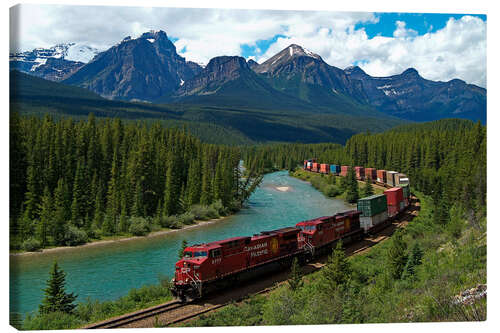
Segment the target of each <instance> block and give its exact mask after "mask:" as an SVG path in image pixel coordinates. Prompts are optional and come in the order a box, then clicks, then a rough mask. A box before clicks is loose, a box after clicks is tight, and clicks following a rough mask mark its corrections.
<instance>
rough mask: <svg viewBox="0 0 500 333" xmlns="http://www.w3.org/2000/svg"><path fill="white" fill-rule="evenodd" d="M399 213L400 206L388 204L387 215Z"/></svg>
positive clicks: (391, 215)
mask: <svg viewBox="0 0 500 333" xmlns="http://www.w3.org/2000/svg"><path fill="white" fill-rule="evenodd" d="M398 213H399V206H394V205H387V215H388V216H389V217H393V216H395V215H397V214H398Z"/></svg>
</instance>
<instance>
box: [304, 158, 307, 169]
mask: <svg viewBox="0 0 500 333" xmlns="http://www.w3.org/2000/svg"><path fill="white" fill-rule="evenodd" d="M306 169H307V160H305V161H304V170H306Z"/></svg>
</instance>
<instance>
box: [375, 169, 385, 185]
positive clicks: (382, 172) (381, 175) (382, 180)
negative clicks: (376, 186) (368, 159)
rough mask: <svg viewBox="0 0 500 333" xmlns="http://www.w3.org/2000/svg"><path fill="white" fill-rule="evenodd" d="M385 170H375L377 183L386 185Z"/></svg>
mask: <svg viewBox="0 0 500 333" xmlns="http://www.w3.org/2000/svg"><path fill="white" fill-rule="evenodd" d="M386 173H387V172H386V171H385V170H377V181H378V182H379V183H384V184H385V183H387V175H386Z"/></svg>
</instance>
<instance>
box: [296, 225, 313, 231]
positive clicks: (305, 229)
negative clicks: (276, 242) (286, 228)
mask: <svg viewBox="0 0 500 333" xmlns="http://www.w3.org/2000/svg"><path fill="white" fill-rule="evenodd" d="M299 228H300V230H302V231H314V230H316V227H315V226H313V225H301V226H299Z"/></svg>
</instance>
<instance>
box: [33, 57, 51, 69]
mask: <svg viewBox="0 0 500 333" xmlns="http://www.w3.org/2000/svg"><path fill="white" fill-rule="evenodd" d="M46 62H47V58H36V59H35V64H34V65H33V66H32V67H31V69H30V71H32V72H34V71H35V69H37V68H38V67H40V66H42V65H45V63H46Z"/></svg>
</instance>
